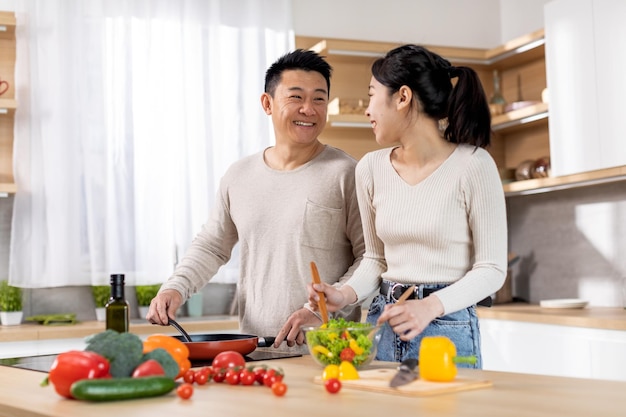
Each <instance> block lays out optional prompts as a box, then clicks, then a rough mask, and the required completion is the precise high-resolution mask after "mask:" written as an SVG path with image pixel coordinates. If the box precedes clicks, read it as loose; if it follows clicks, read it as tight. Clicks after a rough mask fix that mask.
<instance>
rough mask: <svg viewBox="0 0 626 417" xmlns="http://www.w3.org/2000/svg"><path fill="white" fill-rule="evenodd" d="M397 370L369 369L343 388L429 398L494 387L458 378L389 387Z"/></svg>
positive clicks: (417, 381)
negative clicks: (447, 380)
mask: <svg viewBox="0 0 626 417" xmlns="http://www.w3.org/2000/svg"><path fill="white" fill-rule="evenodd" d="M396 372H397V370H395V369H368V370H363V371H359V376H360V379H353V380H346V381H341V384H342V387H344V388H354V389H360V390H364V391H373V392H382V393H386V394H395V395H407V396H416V397H421V396H428V395H438V394H448V393H451V392H458V391H466V390H472V389H478V388H488V387H491V386H493V383H492V382H491V381H485V380H475V379H468V378H458V377H457V378H456V379H455V380H454V381H451V382H431V381H424V380H422V379H416V380H415V381H413V382H411V383H409V384H406V385H402V386H400V387H397V388H392V387H390V386H389V381H391V378H393V376H394V375H395V374H396ZM315 382H316V383H318V384H322V383H323V380H322V377H321V376H316V377H315Z"/></svg>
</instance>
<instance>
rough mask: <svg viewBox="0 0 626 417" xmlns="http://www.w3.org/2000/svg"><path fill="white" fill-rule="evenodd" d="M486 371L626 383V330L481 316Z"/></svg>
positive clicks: (484, 367)
mask: <svg viewBox="0 0 626 417" xmlns="http://www.w3.org/2000/svg"><path fill="white" fill-rule="evenodd" d="M480 329H481V336H482V354H483V369H485V370H490V371H504V372H519V373H527V374H540V375H553V376H565V377H573V378H594V379H608V380H619V381H626V355H624V352H626V332H624V331H615V330H604V329H591V328H582V327H572V326H558V325H552V324H537V323H527V322H519V321H511V320H497V319H481V320H480Z"/></svg>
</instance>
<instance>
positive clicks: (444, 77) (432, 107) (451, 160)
mask: <svg viewBox="0 0 626 417" xmlns="http://www.w3.org/2000/svg"><path fill="white" fill-rule="evenodd" d="M455 78H456V79H457V82H456V85H454V86H453V84H452V81H451V79H455ZM369 96H370V103H369V106H368V108H367V110H366V115H367V116H368V117H369V119H370V122H371V125H372V128H373V130H374V134H375V136H376V142H377V143H378V144H379V145H382V146H387V147H388V148H385V149H382V150H379V151H374V152H370V153H368V154H367V155H365V156H364V157H363V158H362V159H361V161H359V163H358V165H357V168H356V184H357V195H358V202H359V208H360V211H361V217H362V221H363V228H364V229H363V232H364V237H365V248H366V251H365V254H364V259H363V261H362V262H361V264H360V265H359V267H358V269H357V270H356V271H355V273H354V275H353V276H352V278H350V279H349V280H348V281H347V282H346V283H345V284H344V285H343V286H341V287H339V288H334V287H332V286H330V285H327V284H321V285H315V286H310V288H309V302H310V304H311V305H312V306H313V308H316V307H317V301H318V300H319V297H318V296H317V294H316V292H315V290H318V291H323V292H324V293H325V296H326V299H327V305H328V309H329V311H336V310H337V309H339V308H341V307H344V306H346V305H350V304H354V303H356V302H361V301H363V299H365V298H366V297H368V296H369V295H370V294H372V293H374V292H375V291H377V290H378V291H379V294H378V295H377V296H376V297H375V298H374V300H373V302H372V304H371V306H370V310H369V313H368V317H367V321H368V322H371V323H378V324H383V323H388V324H389V326H383V327H382V338H381V341H380V344H379V347H378V355H377V358H378V359H380V360H387V361H402V360H403V359H405V358H407V357H417V355H418V351H419V344H420V342H421V339H422V337H424V336H432V335H444V336H447V337H449V338H450V339H452V341H453V342H454V343H455V345H456V347H457V354H458V355H462V356H465V355H475V356H476V357H477V359H478V360H477V363H476V365H475V367H481V366H482V365H481V353H480V333H479V329H478V319H477V317H476V304H477V303H478V302H480V301H481V300H483V299H485V297H489V296H490V295H491V294H493V293H495V292H496V291H497V290H498V289H499V288H500V287H501V286H502V284H503V282H504V278H505V275H506V253H507V225H506V208H505V202H504V193H503V190H502V184H501V182H500V178H499V175H498V170H497V168H496V165H495V163H494V161H493V159H492V158H491V156H490V155H489V153H488V152H487V151H486V150H484V149H483V148H485V147H486V146H488V145H489V143H490V136H491V127H490V124H491V118H490V115H489V108H488V105H487V100H486V97H485V93H484V91H483V89H482V86H481V84H480V80H479V79H478V77H477V75H476V73H475V72H474V70H472V69H471V68H468V67H453V66H451V65H450V63H449V62H448V61H447V60H445V59H443V58H442V57H440V56H438V55H437V54H434V53H432V52H431V51H429V50H427V49H425V48H423V47H421V46H416V45H404V46H401V47H398V48H396V49H394V50H392V51H390V52H388V53H387V54H386V55H385V57H383V58H380V59H378V60H376V61H375V62H374V64H373V65H372V78H371V84H370V86H369ZM412 285H415V286H416V287H415V290H414V291H413V293H412V294H411V297H410V298H409V299H408V300H407V301H406V302H404V303H401V304H395V301H396V300H397V299H398V298H399V297H400V295H401V294H402V293H403V292H404V291H406V290H407V289H408V288H410V287H411V286H412Z"/></svg>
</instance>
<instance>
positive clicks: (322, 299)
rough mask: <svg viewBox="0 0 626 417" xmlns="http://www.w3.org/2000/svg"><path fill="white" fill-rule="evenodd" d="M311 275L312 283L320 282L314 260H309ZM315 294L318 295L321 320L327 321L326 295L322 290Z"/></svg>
mask: <svg viewBox="0 0 626 417" xmlns="http://www.w3.org/2000/svg"><path fill="white" fill-rule="evenodd" d="M311 275H313V283H314V284H321V283H322V280H321V279H320V273H319V272H318V270H317V265H315V262H311ZM317 295H319V296H320V301H319V307H320V314H321V315H322V321H323V322H324V323H328V310H327V309H326V298H325V297H326V296H325V295H324V293H323V292H322V291H317Z"/></svg>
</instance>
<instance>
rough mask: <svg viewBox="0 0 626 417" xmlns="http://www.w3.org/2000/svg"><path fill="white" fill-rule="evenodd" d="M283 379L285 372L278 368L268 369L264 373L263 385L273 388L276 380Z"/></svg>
mask: <svg viewBox="0 0 626 417" xmlns="http://www.w3.org/2000/svg"><path fill="white" fill-rule="evenodd" d="M282 380H283V374H282V372H280V371H277V370H276V369H268V370H267V371H266V372H265V375H263V385H265V386H266V387H268V388H271V386H272V384H273V383H274V382H281V381H282Z"/></svg>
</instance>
